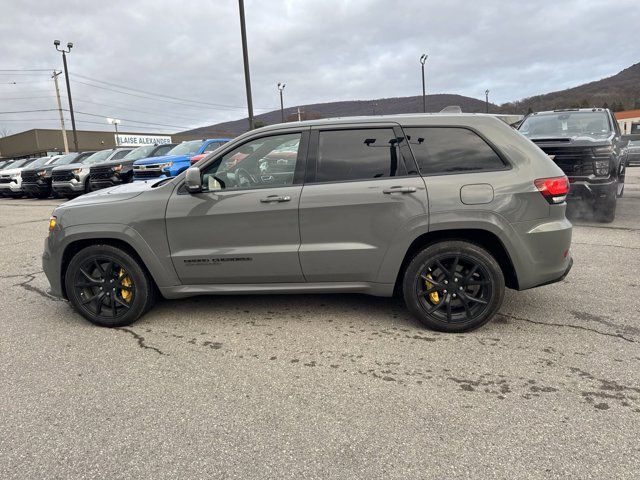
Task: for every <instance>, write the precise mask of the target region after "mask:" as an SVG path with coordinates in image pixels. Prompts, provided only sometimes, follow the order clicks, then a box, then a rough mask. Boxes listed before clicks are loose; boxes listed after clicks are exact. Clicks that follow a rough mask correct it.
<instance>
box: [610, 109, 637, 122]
mask: <svg viewBox="0 0 640 480" xmlns="http://www.w3.org/2000/svg"><path fill="white" fill-rule="evenodd" d="M614 115H615V116H616V120H624V119H625V118H640V110H625V111H624V112H616V113H614Z"/></svg>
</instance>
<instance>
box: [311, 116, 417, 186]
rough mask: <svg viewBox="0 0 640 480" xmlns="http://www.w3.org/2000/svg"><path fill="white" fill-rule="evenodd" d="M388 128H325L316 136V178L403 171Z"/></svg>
mask: <svg viewBox="0 0 640 480" xmlns="http://www.w3.org/2000/svg"><path fill="white" fill-rule="evenodd" d="M406 174H407V171H406V169H405V166H404V162H403V161H402V157H401V153H400V147H399V141H398V138H397V137H396V135H395V133H394V131H393V129H392V128H363V129H354V130H326V131H321V132H320V136H319V148H318V164H317V166H316V182H340V181H349V180H370V179H373V178H388V177H396V176H402V175H406Z"/></svg>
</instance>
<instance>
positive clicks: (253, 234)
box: [166, 131, 308, 285]
mask: <svg viewBox="0 0 640 480" xmlns="http://www.w3.org/2000/svg"><path fill="white" fill-rule="evenodd" d="M307 137H308V131H306V132H300V131H298V132H295V131H294V132H291V131H288V132H285V133H279V134H270V135H267V136H263V137H260V138H257V139H253V140H249V141H248V142H246V143H244V144H242V145H240V146H238V147H236V148H233V149H232V150H231V151H227V153H224V154H221V156H220V157H219V158H216V159H214V160H213V161H211V162H208V163H207V164H205V165H204V166H203V167H202V179H203V186H204V191H203V192H202V193H197V194H189V193H187V192H186V190H185V189H184V188H177V189H176V190H175V192H174V193H173V195H172V197H171V199H170V200H169V204H168V206H167V214H166V219H167V235H168V239H169V246H170V249H171V257H172V260H173V264H174V266H175V268H176V271H177V273H178V276H179V277H180V279H181V281H182V282H183V283H184V284H192V285H193V284H205V283H247V284H251V283H281V282H282V283H289V282H303V281H304V277H303V275H302V270H301V268H300V261H299V260H298V248H299V246H300V229H299V224H298V203H299V200H300V194H301V191H302V180H303V172H304V160H305V155H306V144H307V141H306V139H307Z"/></svg>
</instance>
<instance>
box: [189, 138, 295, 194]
mask: <svg viewBox="0 0 640 480" xmlns="http://www.w3.org/2000/svg"><path fill="white" fill-rule="evenodd" d="M300 139H301V134H300V133H292V134H287V135H273V136H270V137H262V138H259V139H256V140H253V141H250V142H247V143H245V144H242V145H240V146H239V147H237V148H234V149H233V150H231V151H230V152H228V153H226V154H225V155H224V156H222V157H220V158H219V159H217V160H216V161H215V162H213V164H211V165H210V166H209V168H207V169H206V170H205V172H204V174H203V178H202V185H203V187H204V189H205V190H220V189H224V190H238V189H253V188H263V187H278V186H285V185H292V184H293V176H294V172H295V168H296V162H297V159H298V148H299V146H300Z"/></svg>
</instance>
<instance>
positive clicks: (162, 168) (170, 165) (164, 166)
mask: <svg viewBox="0 0 640 480" xmlns="http://www.w3.org/2000/svg"><path fill="white" fill-rule="evenodd" d="M172 166H173V162H166V163H161V164H160V170H164V169H165V168H171V167H172Z"/></svg>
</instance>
